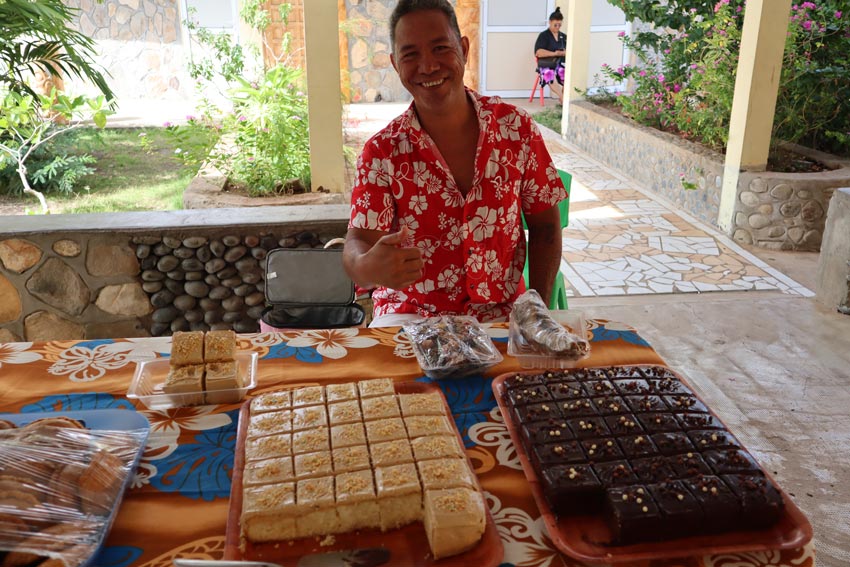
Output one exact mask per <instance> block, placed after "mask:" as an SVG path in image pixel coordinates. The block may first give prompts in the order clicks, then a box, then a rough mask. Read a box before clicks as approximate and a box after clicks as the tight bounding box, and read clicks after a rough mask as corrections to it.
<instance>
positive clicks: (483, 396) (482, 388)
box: [417, 375, 496, 447]
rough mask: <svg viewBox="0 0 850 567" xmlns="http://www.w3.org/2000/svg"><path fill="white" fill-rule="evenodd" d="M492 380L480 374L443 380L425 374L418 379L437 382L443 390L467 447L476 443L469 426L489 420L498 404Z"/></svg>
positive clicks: (418, 380)
mask: <svg viewBox="0 0 850 567" xmlns="http://www.w3.org/2000/svg"><path fill="white" fill-rule="evenodd" d="M492 381H493V379H492V378H487V377H485V376H480V375H473V376H464V377H463V378H455V379H452V378H444V379H442V380H433V379H431V378H428V377H427V376H423V377H422V378H418V379H417V382H425V383H433V384H436V385H437V386H438V387H439V388H440V389H441V390H442V391H443V395H444V396H445V397H446V401H447V402H448V404H449V409H450V410H451V412H452V417H453V418H454V420H455V424H456V425H457V429H458V431H460V435H461V437H462V438H463V443H464V445H466V446H467V447H472V446H474V445H475V443H474V442H473V441H472V440H471V439H470V438H469V428H470V427H472V426H473V425H475V424H476V423H481V422H482V421H487V414H488V413H489V412H490V410H491V409H493V408H494V407H495V406H496V398H495V397H494V396H493V388H492V387H491V385H490V384H491V383H492Z"/></svg>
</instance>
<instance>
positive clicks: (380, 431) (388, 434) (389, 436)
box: [366, 417, 407, 445]
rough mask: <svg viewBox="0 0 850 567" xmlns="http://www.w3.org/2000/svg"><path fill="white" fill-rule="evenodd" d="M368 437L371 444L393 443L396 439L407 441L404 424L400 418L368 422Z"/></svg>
mask: <svg viewBox="0 0 850 567" xmlns="http://www.w3.org/2000/svg"><path fill="white" fill-rule="evenodd" d="M366 437H367V438H368V439H369V444H370V445H371V444H374V443H381V442H382V441H393V440H395V439H407V432H406V431H405V429H404V422H403V421H402V420H401V419H400V418H398V417H393V418H390V419H378V420H376V421H367V422H366Z"/></svg>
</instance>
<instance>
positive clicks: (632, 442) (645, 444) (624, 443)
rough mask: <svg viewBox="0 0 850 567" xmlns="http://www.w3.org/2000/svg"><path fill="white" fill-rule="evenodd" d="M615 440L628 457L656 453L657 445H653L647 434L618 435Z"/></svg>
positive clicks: (648, 455)
mask: <svg viewBox="0 0 850 567" xmlns="http://www.w3.org/2000/svg"><path fill="white" fill-rule="evenodd" d="M617 442H618V443H619V444H620V448H621V449H622V450H623V454H624V455H625V456H626V457H627V458H629V459H640V458H643V457H652V456H654V455H657V454H658V447H656V446H655V443H653V442H652V438H650V437H649V435H628V436H626V437H618V438H617Z"/></svg>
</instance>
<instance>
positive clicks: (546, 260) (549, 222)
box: [525, 205, 561, 305]
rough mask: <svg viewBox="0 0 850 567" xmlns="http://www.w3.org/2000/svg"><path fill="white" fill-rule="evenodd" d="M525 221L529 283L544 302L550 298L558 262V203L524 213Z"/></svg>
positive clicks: (559, 238)
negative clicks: (540, 209)
mask: <svg viewBox="0 0 850 567" xmlns="http://www.w3.org/2000/svg"><path fill="white" fill-rule="evenodd" d="M525 224H527V225H528V276H529V279H530V280H531V281H530V282H528V285H529V287H530V288H531V289H534V290H537V292H538V293H539V294H540V297H542V298H543V301H544V302H545V303H546V305H549V302H550V301H551V300H552V288H553V284H554V283H555V276H556V275H557V274H558V269H559V268H560V266H561V213H560V211H559V210H558V206H557V205H556V206H554V207H550V208H548V209H546V210H545V211H542V212H539V213H536V214H533V215H525Z"/></svg>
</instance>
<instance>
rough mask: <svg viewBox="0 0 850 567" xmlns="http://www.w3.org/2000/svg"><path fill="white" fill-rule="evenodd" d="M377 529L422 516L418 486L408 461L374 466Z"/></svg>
mask: <svg viewBox="0 0 850 567" xmlns="http://www.w3.org/2000/svg"><path fill="white" fill-rule="evenodd" d="M375 486H376V488H377V494H378V506H379V508H380V513H381V531H387V530H391V529H395V528H399V527H401V526H405V525H407V524H411V523H413V522H418V521H420V520H422V490H421V488H420V486H419V477H418V476H417V475H416V467H415V466H414V465H413V464H412V463H407V464H403V465H395V466H392V467H375Z"/></svg>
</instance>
